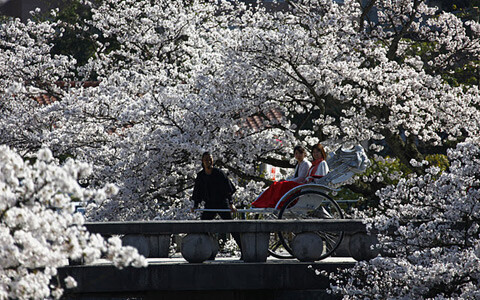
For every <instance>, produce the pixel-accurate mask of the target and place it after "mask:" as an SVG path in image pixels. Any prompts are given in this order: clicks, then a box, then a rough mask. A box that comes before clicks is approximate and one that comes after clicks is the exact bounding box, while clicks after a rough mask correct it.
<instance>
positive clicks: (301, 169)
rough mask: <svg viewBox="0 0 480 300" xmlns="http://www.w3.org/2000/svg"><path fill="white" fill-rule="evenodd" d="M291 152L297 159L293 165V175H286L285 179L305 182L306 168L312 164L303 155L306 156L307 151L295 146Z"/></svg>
mask: <svg viewBox="0 0 480 300" xmlns="http://www.w3.org/2000/svg"><path fill="white" fill-rule="evenodd" d="M293 154H294V156H295V159H296V160H297V165H296V166H295V172H294V175H293V176H291V177H288V178H287V180H288V181H295V182H298V183H305V181H306V180H307V175H308V170H309V169H310V166H311V165H312V164H311V163H310V162H309V161H308V160H306V159H305V156H307V151H306V150H305V148H303V147H302V146H295V148H293Z"/></svg>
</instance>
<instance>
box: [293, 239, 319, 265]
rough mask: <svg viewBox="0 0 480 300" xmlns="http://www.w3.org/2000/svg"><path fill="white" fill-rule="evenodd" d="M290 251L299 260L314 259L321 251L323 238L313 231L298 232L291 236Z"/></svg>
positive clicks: (316, 258)
mask: <svg viewBox="0 0 480 300" xmlns="http://www.w3.org/2000/svg"><path fill="white" fill-rule="evenodd" d="M292 251H293V255H294V256H295V257H296V258H297V259H298V260H299V261H302V262H303V261H304V262H312V261H316V260H318V259H319V258H320V256H322V253H323V239H322V238H321V237H320V236H319V235H318V234H317V233H315V232H302V233H299V234H297V235H296V236H295V237H294V238H293V241H292Z"/></svg>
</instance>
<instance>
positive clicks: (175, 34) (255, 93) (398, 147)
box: [0, 0, 480, 219]
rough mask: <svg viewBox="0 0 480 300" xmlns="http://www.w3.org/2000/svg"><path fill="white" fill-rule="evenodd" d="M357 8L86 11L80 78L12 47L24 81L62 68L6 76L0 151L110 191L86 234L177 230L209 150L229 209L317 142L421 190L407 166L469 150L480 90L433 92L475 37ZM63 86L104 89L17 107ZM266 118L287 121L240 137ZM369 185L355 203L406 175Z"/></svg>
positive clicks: (426, 20)
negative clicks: (230, 199)
mask: <svg viewBox="0 0 480 300" xmlns="http://www.w3.org/2000/svg"><path fill="white" fill-rule="evenodd" d="M364 2H365V1H363V2H362V4H360V3H359V2H358V1H352V0H348V1H344V2H343V4H337V3H336V2H334V1H330V0H315V1H289V2H288V4H289V7H288V9H284V10H279V11H270V10H267V9H266V8H263V7H262V6H260V5H258V6H256V7H253V8H252V7H248V6H246V5H244V4H241V3H232V2H211V1H200V0H198V1H183V2H182V1H167V0H163V1H128V0H122V1H120V0H109V1H102V2H101V3H98V4H97V3H93V4H92V3H88V2H86V3H85V5H86V6H87V7H90V9H91V18H90V19H87V20H85V21H84V22H83V23H81V24H73V25H72V26H73V27H74V28H78V29H79V30H80V29H81V30H82V34H85V33H86V32H87V33H91V40H92V41H94V42H95V43H96V52H95V55H94V56H93V57H92V58H91V59H90V60H89V61H88V62H87V63H86V64H82V65H75V61H74V60H73V59H72V58H71V57H69V56H65V55H63V56H60V55H56V56H55V55H52V54H51V53H50V52H51V49H52V48H51V47H52V45H51V44H49V43H48V41H49V40H53V37H52V38H50V39H44V41H46V42H41V41H42V40H41V39H35V38H32V42H28V43H30V44H31V47H25V46H23V45H24V44H25V43H27V42H16V43H13V42H12V43H10V44H9V45H11V46H9V47H13V48H15V49H19V50H15V51H17V53H20V52H19V51H20V50H21V51H27V52H25V53H30V52H28V51H33V52H31V55H33V56H35V57H44V59H39V61H40V62H41V64H38V65H36V66H35V68H37V67H38V68H40V69H41V68H42V66H43V65H44V64H48V63H49V62H51V64H53V65H60V66H62V67H61V68H59V69H58V68H56V67H55V68H53V67H50V68H49V67H43V68H44V70H45V72H46V74H44V73H40V74H43V75H42V76H40V78H41V79H42V80H36V81H32V80H29V81H24V80H23V79H21V78H23V77H25V76H26V75H24V73H28V72H25V70H26V67H24V66H23V65H22V64H17V63H12V65H13V67H16V68H17V69H18V70H19V71H16V72H13V73H12V72H10V73H8V74H11V75H9V76H10V77H8V78H5V81H4V83H3V86H5V90H6V91H7V93H2V94H1V97H3V99H5V101H2V109H3V111H5V112H13V113H8V114H7V117H6V118H5V119H4V120H2V121H1V127H2V129H3V128H9V129H12V130H9V131H6V130H2V131H1V132H2V133H1V134H2V141H5V142H6V143H8V144H10V145H15V146H16V147H19V148H20V149H21V151H23V153H28V152H29V151H32V150H31V149H35V148H37V149H38V148H40V147H41V146H42V145H45V146H48V147H49V148H50V149H52V151H53V153H54V155H55V156H58V157H60V156H62V157H64V156H73V157H75V158H77V159H79V160H81V161H88V162H91V163H93V166H94V172H93V173H92V175H91V177H90V178H89V182H88V184H90V185H91V186H92V187H94V186H101V185H102V184H104V183H106V182H113V183H116V184H117V185H118V186H119V189H120V191H119V193H118V195H117V196H116V197H115V198H114V199H112V201H105V202H104V203H103V204H102V205H101V207H97V208H95V209H94V210H91V211H89V212H88V214H89V216H90V217H92V218H95V219H111V218H118V219H152V218H154V217H156V216H158V215H160V217H177V218H184V217H187V216H186V215H185V213H180V212H181V211H182V207H183V206H185V205H186V206H188V205H190V204H189V202H188V198H189V195H190V188H191V187H192V182H193V178H194V176H195V173H196V172H198V170H199V169H200V162H199V157H200V155H201V153H202V152H203V151H205V150H209V151H211V152H213V153H214V154H215V155H216V157H217V158H218V160H217V162H216V164H217V165H218V166H220V167H222V168H225V169H227V170H228V171H230V173H231V175H232V177H234V178H233V179H234V180H235V183H236V185H237V186H238V187H239V190H238V192H237V193H236V195H237V198H238V201H240V202H241V201H245V202H247V203H248V202H250V201H252V200H253V199H254V198H255V196H256V195H258V194H259V192H260V191H261V189H262V188H263V185H264V182H266V180H264V179H262V178H261V177H260V176H258V165H259V163H260V162H266V163H269V164H273V165H276V166H284V167H288V166H290V162H289V158H290V157H291V153H290V152H291V149H292V147H293V146H294V145H295V144H299V143H302V144H304V145H305V146H308V145H311V144H313V143H316V142H318V141H321V142H322V143H324V144H326V145H327V147H328V148H329V149H330V150H335V149H336V148H338V147H339V146H340V145H346V146H348V145H349V144H357V143H364V144H367V145H369V146H370V156H371V157H372V158H374V159H375V161H377V162H378V163H377V164H376V165H377V166H378V164H379V163H381V162H384V161H386V158H385V156H386V155H389V156H391V157H393V159H395V160H396V161H398V162H400V163H401V164H402V165H403V166H407V168H409V169H411V170H412V171H413V172H418V173H419V174H420V173H421V172H423V171H422V169H421V168H417V167H413V166H411V165H410V164H409V161H410V159H411V158H415V159H416V160H418V161H423V160H424V159H425V156H426V155H427V154H434V153H438V152H441V151H443V148H440V147H441V146H442V145H444V144H445V141H447V142H448V143H456V142H457V141H458V140H459V139H462V138H464V137H465V136H474V135H476V134H478V125H479V120H480V118H479V112H478V104H479V91H478V87H477V86H468V85H459V86H451V85H449V84H447V83H446V81H445V80H444V79H443V78H444V75H445V74H449V72H452V70H454V69H455V68H458V67H459V66H463V65H465V64H466V61H468V59H469V58H471V57H475V55H477V56H478V50H479V46H478V45H479V42H478V35H479V26H478V24H477V23H476V22H473V21H469V22H465V21H463V20H461V19H459V18H457V17H455V16H454V15H452V14H448V13H438V12H437V11H436V10H435V9H433V8H430V7H428V6H427V5H426V3H425V1H419V0H408V1H407V0H405V1H396V2H392V1H367V2H365V3H364ZM362 5H363V6H362ZM372 14H374V15H375V16H376V18H375V20H374V19H371V16H372ZM22 26H25V25H22V24H19V23H18V22H11V21H10V22H6V23H5V25H4V26H3V27H2V30H3V31H2V32H3V33H2V34H3V35H4V36H14V35H15V34H18V35H22V36H25V38H22V39H20V40H21V41H23V40H25V41H28V37H29V36H30V35H26V33H25V32H28V31H26V30H22V29H21V28H22ZM28 26H30V27H31V28H32V30H30V31H31V32H32V34H33V33H36V32H38V34H39V35H40V36H42V34H40V33H42V32H49V34H50V35H54V34H61V28H62V26H64V24H60V21H58V22H49V21H45V22H38V23H29V25H28ZM37 27H38V28H37ZM35 28H36V29H35ZM41 28H48V30H46V29H44V30H43V31H42V30H41ZM453 29H455V30H453ZM37 41H39V42H38V44H36V42H37ZM42 47H43V48H42ZM2 49H3V48H2ZM36 49H40V50H41V51H40V50H36ZM425 49H428V51H426V50H425ZM2 51H3V50H2ZM9 51H10V52H9ZM34 51H37V52H34ZM38 51H40V52H38ZM9 53H12V54H9ZM14 53H15V52H12V51H11V50H8V51H3V52H2V54H0V55H10V57H11V59H12V60H13V61H14V60H15V59H17V57H18V56H20V55H19V54H18V55H17V54H14ZM22 53H23V52H22ZM62 61H63V62H64V63H63V64H62V63H61V62H62ZM32 68H33V67H32ZM42 70H43V69H42ZM49 72H50V73H49ZM77 75H78V76H80V77H78V78H75V76H77ZM49 76H50V77H49ZM19 78H20V79H19ZM27 78H29V77H27ZM61 79H67V80H71V79H77V80H78V79H81V80H92V79H94V80H98V81H99V82H100V84H99V86H97V87H93V88H84V87H82V86H73V87H70V88H68V89H60V88H59V87H58V85H55V84H50V85H49V89H47V88H44V87H43V86H41V85H39V84H37V85H35V87H36V88H41V89H42V90H43V91H45V92H49V93H50V90H53V92H55V93H56V95H58V101H56V102H55V103H54V104H52V105H48V106H43V107H35V106H33V105H25V103H26V101H27V100H28V97H27V96H26V95H28V93H31V91H30V90H29V89H27V87H29V85H32V82H42V85H45V82H50V83H52V82H55V81H56V80H61ZM11 83H16V84H11ZM7 87H8V88H7ZM14 87H15V88H14ZM13 95H15V97H13ZM22 95H25V96H24V97H23V98H22V97H21V96H22ZM7 99H8V101H7ZM271 109H275V110H278V111H280V112H282V114H283V117H284V121H282V122H280V123H272V122H268V121H265V124H264V125H265V126H264V127H262V128H260V129H259V130H250V129H248V128H247V127H245V126H244V122H245V119H246V118H247V117H251V116H253V115H262V114H264V113H265V112H266V111H268V110H271ZM20 112H25V113H22V114H21V113H20ZM26 112H28V113H26ZM265 120H266V119H265ZM32 124H35V125H32ZM24 129H28V130H24ZM5 132H8V133H5ZM27 133H28V134H27ZM377 152H378V155H377V154H376V155H377V156H376V155H374V153H377ZM387 161H388V159H387ZM376 170H378V171H375V172H371V173H369V175H368V176H366V177H365V178H364V185H355V186H351V188H352V189H355V188H356V189H355V190H356V191H360V192H362V193H364V194H366V195H367V196H369V197H376V196H375V191H376V190H378V189H379V188H381V187H384V186H385V182H384V180H383V179H384V178H386V177H387V176H388V177H389V178H390V177H392V176H393V177H395V178H393V179H395V180H398V179H399V178H400V177H401V176H403V175H404V174H402V173H401V172H399V173H398V174H383V173H384V172H383V171H381V169H380V168H377V169H376Z"/></svg>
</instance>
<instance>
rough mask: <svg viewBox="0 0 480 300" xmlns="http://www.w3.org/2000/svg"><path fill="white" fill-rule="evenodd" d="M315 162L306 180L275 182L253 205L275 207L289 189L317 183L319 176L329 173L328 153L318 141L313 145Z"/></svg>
mask: <svg viewBox="0 0 480 300" xmlns="http://www.w3.org/2000/svg"><path fill="white" fill-rule="evenodd" d="M312 156H313V163H312V165H311V167H310V169H309V170H308V172H307V177H306V180H305V181H304V182H301V183H300V182H296V181H287V180H286V181H277V182H274V183H273V184H272V185H271V186H270V187H269V188H268V189H267V190H265V191H264V192H263V193H262V194H261V195H260V196H259V197H258V198H257V200H255V201H254V202H252V207H257V208H260V207H275V206H276V205H277V202H278V200H280V199H281V198H282V196H283V195H285V194H286V193H287V192H288V191H290V190H291V189H293V188H294V187H297V186H299V185H302V184H304V183H315V182H316V181H317V180H318V179H319V178H321V177H323V176H325V175H327V173H328V164H327V162H326V160H325V159H326V158H327V154H326V153H325V149H324V148H323V145H322V144H320V143H318V144H316V145H315V146H313V147H312Z"/></svg>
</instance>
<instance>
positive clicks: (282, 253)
mask: <svg viewBox="0 0 480 300" xmlns="http://www.w3.org/2000/svg"><path fill="white" fill-rule="evenodd" d="M262 217H263V218H264V219H267V220H276V219H278V216H277V214H263V215H262ZM259 218H260V216H259V215H258V214H257V215H255V219H259ZM268 253H269V255H271V256H273V257H275V258H279V259H292V258H294V257H293V255H291V254H290V252H288V250H286V249H285V248H284V247H283V244H282V241H281V240H280V236H279V233H278V232H271V233H270V240H269V241H268Z"/></svg>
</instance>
